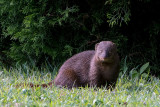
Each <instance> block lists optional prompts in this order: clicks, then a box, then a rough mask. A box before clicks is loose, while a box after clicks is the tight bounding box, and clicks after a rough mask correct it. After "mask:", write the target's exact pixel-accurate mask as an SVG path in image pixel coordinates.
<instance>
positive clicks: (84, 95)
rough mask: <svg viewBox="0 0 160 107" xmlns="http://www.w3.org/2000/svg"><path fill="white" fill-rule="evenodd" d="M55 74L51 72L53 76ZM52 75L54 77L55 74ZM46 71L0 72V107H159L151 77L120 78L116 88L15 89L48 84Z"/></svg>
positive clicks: (159, 94) (159, 85) (158, 88)
mask: <svg viewBox="0 0 160 107" xmlns="http://www.w3.org/2000/svg"><path fill="white" fill-rule="evenodd" d="M55 71H57V70H54V72H55ZM54 72H53V73H54ZM53 73H51V72H49V71H48V70H47V69H44V70H41V71H38V70H37V69H34V68H33V69H30V68H27V67H26V68H24V67H23V68H21V67H19V68H18V69H10V70H6V69H2V68H1V69H0V105H1V106H8V107H10V106H11V107H12V106H14V107H23V106H29V107H32V106H34V107H35V106H36V107H37V106H40V107H44V106H45V107H59V106H62V107H64V106H65V107H70V106H75V107H103V106H105V107H122V106H123V107H126V106H127V107H143V106H145V107H151V106H155V107H156V106H157V107H158V106H159V105H160V80H159V79H158V78H156V77H150V79H149V80H146V79H143V78H139V79H137V78H135V79H130V78H128V76H126V75H123V76H122V75H120V76H119V78H118V81H117V85H116V88H115V89H114V90H113V91H111V90H106V89H105V88H99V89H96V90H94V89H93V88H88V87H86V88H79V89H77V88H73V89H71V90H68V89H65V88H58V87H53V88H42V87H38V88H34V89H31V88H29V87H26V86H24V87H18V88H16V87H15V86H16V85H17V84H19V83H30V82H32V83H34V84H39V83H40V84H41V83H47V82H49V81H51V80H52V79H53V78H54V75H55V74H53Z"/></svg>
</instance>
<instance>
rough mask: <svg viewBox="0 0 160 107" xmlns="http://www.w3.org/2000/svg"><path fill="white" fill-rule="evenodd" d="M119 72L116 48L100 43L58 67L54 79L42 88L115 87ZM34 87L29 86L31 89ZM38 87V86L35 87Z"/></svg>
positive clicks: (109, 43)
mask: <svg viewBox="0 0 160 107" xmlns="http://www.w3.org/2000/svg"><path fill="white" fill-rule="evenodd" d="M119 71H120V61H119V56H118V54H117V47H116V45H115V44H114V43H113V42H111V41H102V42H100V43H97V44H96V45H95V50H89V51H84V52H81V53H78V54H76V55H74V56H72V57H71V58H69V59H68V60H67V61H65V62H64V64H63V65H62V66H61V67H60V69H59V71H58V75H57V76H56V78H55V79H54V80H53V81H51V82H50V83H48V84H42V85H41V86H42V87H47V86H52V85H55V86H60V87H67V88H72V87H85V86H89V87H102V86H106V84H107V87H109V86H112V87H114V86H115V83H116V81H117V78H118V74H119ZM33 86H34V85H33V84H31V87H33ZM35 86H40V85H35Z"/></svg>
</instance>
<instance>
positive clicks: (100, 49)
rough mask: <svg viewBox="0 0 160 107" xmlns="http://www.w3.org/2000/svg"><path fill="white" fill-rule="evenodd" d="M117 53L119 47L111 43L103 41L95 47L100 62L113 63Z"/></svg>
mask: <svg viewBox="0 0 160 107" xmlns="http://www.w3.org/2000/svg"><path fill="white" fill-rule="evenodd" d="M116 53H117V47H116V45H115V43H113V42H111V41H102V42H100V43H97V44H96V45H95V57H96V60H98V61H101V62H107V63H111V62H113V61H114V56H115V54H116Z"/></svg>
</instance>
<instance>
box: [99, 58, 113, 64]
mask: <svg viewBox="0 0 160 107" xmlns="http://www.w3.org/2000/svg"><path fill="white" fill-rule="evenodd" d="M99 61H101V62H106V63H112V62H113V60H112V59H111V58H110V57H109V58H99Z"/></svg>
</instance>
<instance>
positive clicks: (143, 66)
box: [140, 62, 149, 74]
mask: <svg viewBox="0 0 160 107" xmlns="http://www.w3.org/2000/svg"><path fill="white" fill-rule="evenodd" d="M148 66H149V62H147V63H145V64H144V65H142V67H141V68H140V74H142V73H143V72H144V71H145V70H146V69H147V68H148Z"/></svg>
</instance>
